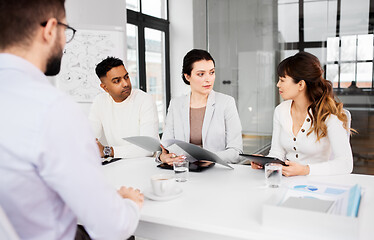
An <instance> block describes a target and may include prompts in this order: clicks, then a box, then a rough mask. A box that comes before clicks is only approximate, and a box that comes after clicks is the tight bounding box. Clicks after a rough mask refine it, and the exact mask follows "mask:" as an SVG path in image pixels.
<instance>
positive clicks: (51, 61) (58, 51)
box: [44, 39, 63, 76]
mask: <svg viewBox="0 0 374 240" xmlns="http://www.w3.org/2000/svg"><path fill="white" fill-rule="evenodd" d="M59 41H60V40H59V39H56V42H55V46H54V48H53V49H55V51H53V52H52V54H51V56H49V58H48V60H47V66H46V70H45V72H44V74H45V75H46V76H56V75H57V74H58V73H59V72H60V69H61V59H62V54H63V52H62V47H61V46H59Z"/></svg>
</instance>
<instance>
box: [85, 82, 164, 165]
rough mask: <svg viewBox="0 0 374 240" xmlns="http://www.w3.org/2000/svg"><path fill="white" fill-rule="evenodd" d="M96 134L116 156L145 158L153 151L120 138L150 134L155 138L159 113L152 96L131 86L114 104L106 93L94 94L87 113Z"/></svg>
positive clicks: (156, 136)
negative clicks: (123, 96)
mask: <svg viewBox="0 0 374 240" xmlns="http://www.w3.org/2000/svg"><path fill="white" fill-rule="evenodd" d="M89 119H90V122H91V125H92V128H93V131H94V134H95V137H96V138H98V139H100V138H101V136H102V134H104V135H105V138H106V140H107V142H108V145H109V146H111V147H113V150H114V157H115V158H134V157H148V156H152V154H153V153H151V152H148V151H146V150H144V149H143V148H140V147H138V146H136V145H134V144H131V143H129V142H127V141H125V140H123V138H126V137H133V136H150V137H153V138H156V139H158V138H159V136H158V115H157V108H156V104H155V103H154V101H153V99H152V96H151V95H149V94H147V93H145V92H143V91H141V90H138V89H132V91H131V94H130V96H128V97H127V98H126V99H125V100H124V101H123V102H120V103H117V102H115V101H114V100H113V98H112V97H111V96H110V95H109V94H108V93H106V92H105V93H102V94H99V95H98V96H96V98H95V100H94V102H93V104H92V107H91V112H90V115H89Z"/></svg>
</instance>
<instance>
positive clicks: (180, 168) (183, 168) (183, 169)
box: [173, 159, 188, 182]
mask: <svg viewBox="0 0 374 240" xmlns="http://www.w3.org/2000/svg"><path fill="white" fill-rule="evenodd" d="M173 168H174V173H175V180H176V181H177V182H185V181H187V179H188V160H186V159H183V160H178V161H175V162H173Z"/></svg>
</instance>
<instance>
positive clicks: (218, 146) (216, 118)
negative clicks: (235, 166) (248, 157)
mask: <svg viewBox="0 0 374 240" xmlns="http://www.w3.org/2000/svg"><path fill="white" fill-rule="evenodd" d="M190 96H191V94H188V95H185V96H181V97H178V98H175V99H172V100H171V101H170V106H169V110H168V114H167V116H166V121H165V128H164V133H163V135H162V140H167V139H177V140H182V141H185V142H189V141H190ZM201 131H202V141H203V148H205V149H207V150H209V151H212V152H214V153H216V154H217V155H218V156H219V157H221V159H222V160H224V161H226V162H228V163H237V162H238V161H239V154H240V153H242V152H243V140H242V125H241V123H240V118H239V114H238V111H237V109H236V105H235V99H234V98H233V97H231V96H228V95H226V94H223V93H218V92H215V91H213V90H212V91H211V92H210V93H209V96H208V100H207V104H206V109H205V115H204V121H203V127H202V130H201Z"/></svg>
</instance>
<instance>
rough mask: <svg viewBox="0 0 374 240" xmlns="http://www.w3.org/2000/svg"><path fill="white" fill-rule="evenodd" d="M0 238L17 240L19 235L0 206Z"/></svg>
mask: <svg viewBox="0 0 374 240" xmlns="http://www.w3.org/2000/svg"><path fill="white" fill-rule="evenodd" d="M0 239H7V240H19V237H18V235H17V233H16V231H15V230H14V228H13V226H12V224H11V223H10V221H9V219H8V217H7V216H6V214H5V212H4V210H3V208H2V207H1V206H0Z"/></svg>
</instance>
